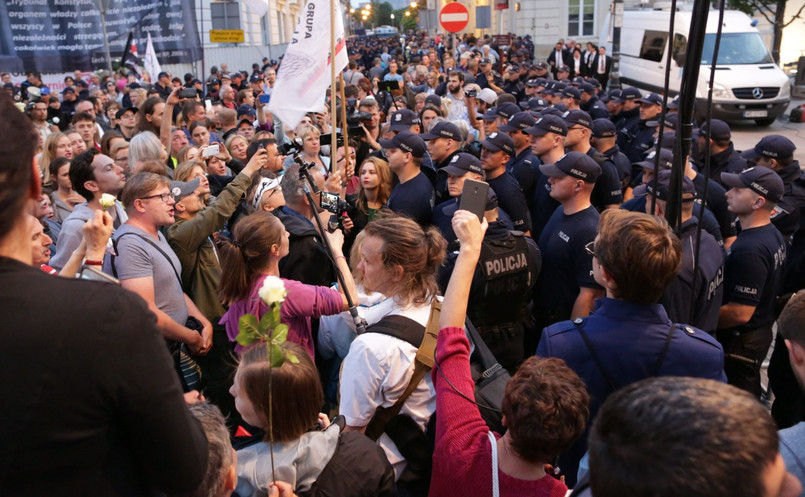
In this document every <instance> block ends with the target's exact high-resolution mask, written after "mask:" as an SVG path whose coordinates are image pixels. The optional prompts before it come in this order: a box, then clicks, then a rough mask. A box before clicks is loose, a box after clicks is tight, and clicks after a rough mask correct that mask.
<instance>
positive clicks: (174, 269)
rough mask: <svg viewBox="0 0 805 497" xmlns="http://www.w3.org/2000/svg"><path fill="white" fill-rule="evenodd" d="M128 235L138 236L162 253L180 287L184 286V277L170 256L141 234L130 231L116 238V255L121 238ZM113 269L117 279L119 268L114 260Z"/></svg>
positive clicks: (113, 243)
mask: <svg viewBox="0 0 805 497" xmlns="http://www.w3.org/2000/svg"><path fill="white" fill-rule="evenodd" d="M126 235H134V236H136V237H137V238H140V239H141V240H145V241H146V242H148V243H149V244H150V245H151V246H152V247H154V248H155V249H157V250H158V251H159V253H160V254H162V256H163V257H164V258H165V260H166V261H168V264H170V267H171V269H173V274H175V275H176V279H177V280H179V286H182V277H181V276H179V271H178V270H177V269H176V266H174V265H173V261H172V260H171V258H170V257H169V256H168V254H166V253H165V251H164V250H162V249H161V248H159V245H157V244H156V243H154V241H153V240H149V239H148V238H146V237H144V236H142V235H141V234H139V233H132V232H131V231H129V232H126V233H123V234H122V235H120V236H119V237H117V238H115V240H114V242H112V245H114V249H115V253H117V242H118V241H120V239H121V238H123V237H124V236H126ZM112 269H113V270H114V273H115V277H117V266H115V262H114V259H113V260H112Z"/></svg>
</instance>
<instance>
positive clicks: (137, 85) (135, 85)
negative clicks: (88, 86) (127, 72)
mask: <svg viewBox="0 0 805 497" xmlns="http://www.w3.org/2000/svg"><path fill="white" fill-rule="evenodd" d="M79 81H81V80H79ZM75 84H76V85H78V81H76V82H75ZM78 86H80V85H78ZM126 86H128V87H129V89H130V90H136V89H137V88H140V83H138V82H136V81H132V82H131V83H129V84H128V85H126Z"/></svg>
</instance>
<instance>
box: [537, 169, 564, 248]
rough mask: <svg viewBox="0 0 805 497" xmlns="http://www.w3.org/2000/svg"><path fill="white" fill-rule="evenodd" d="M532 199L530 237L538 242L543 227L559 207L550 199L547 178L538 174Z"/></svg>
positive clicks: (555, 201)
mask: <svg viewBox="0 0 805 497" xmlns="http://www.w3.org/2000/svg"><path fill="white" fill-rule="evenodd" d="M538 172H539V171H538ZM532 198H533V200H532V203H531V236H532V237H534V240H539V237H540V235H541V234H542V231H543V229H544V228H545V225H546V224H548V221H549V220H550V219H551V216H553V213H554V212H556V209H557V208H558V207H559V205H560V204H559V202H558V201H557V200H556V199H554V198H553V197H551V185H550V184H549V183H548V177H547V176H545V175H544V174H542V173H539V176H538V177H537V185H536V187H535V188H534V196H533V197H532Z"/></svg>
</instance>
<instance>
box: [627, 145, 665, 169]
mask: <svg viewBox="0 0 805 497" xmlns="http://www.w3.org/2000/svg"><path fill="white" fill-rule="evenodd" d="M656 155H657V151H656V150H652V151H651V152H649V153H648V155H647V156H646V160H644V161H640V162H637V163H636V165H637V166H640V167H642V168H645V169H651V170H654V158H655V157H656ZM673 165H674V153H673V152H671V151H670V150H668V149H667V148H661V149H660V161H659V170H660V171H662V170H664V169H671V168H672V167H673Z"/></svg>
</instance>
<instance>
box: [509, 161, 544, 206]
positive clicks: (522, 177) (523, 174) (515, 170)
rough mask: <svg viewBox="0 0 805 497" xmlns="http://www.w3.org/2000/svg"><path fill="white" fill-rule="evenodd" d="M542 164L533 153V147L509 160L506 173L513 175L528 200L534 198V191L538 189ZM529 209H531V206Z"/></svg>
mask: <svg viewBox="0 0 805 497" xmlns="http://www.w3.org/2000/svg"><path fill="white" fill-rule="evenodd" d="M540 164H542V162H541V161H540V160H539V159H538V158H537V156H535V155H534V154H533V153H531V147H526V148H525V150H523V151H522V152H520V153H519V154H517V155H516V156H514V157H512V158H511V159H509V162H507V163H506V172H508V173H511V174H512V175H513V176H514V179H516V180H517V183H518V184H519V185H520V188H522V189H523V195H524V196H525V198H526V202H528V201H529V200H528V199H533V198H534V190H535V189H536V187H537V181H538V180H539V176H540V173H539V165H540ZM529 207H531V206H530V205H529Z"/></svg>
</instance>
